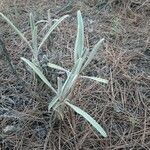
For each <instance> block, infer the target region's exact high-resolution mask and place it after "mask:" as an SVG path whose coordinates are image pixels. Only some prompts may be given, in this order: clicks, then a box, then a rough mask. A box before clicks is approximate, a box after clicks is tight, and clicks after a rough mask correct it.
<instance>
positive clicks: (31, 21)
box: [30, 13, 35, 33]
mask: <svg viewBox="0 0 150 150" xmlns="http://www.w3.org/2000/svg"><path fill="white" fill-rule="evenodd" d="M30 27H31V32H32V33H33V30H34V27H35V22H34V17H33V14H32V13H30Z"/></svg>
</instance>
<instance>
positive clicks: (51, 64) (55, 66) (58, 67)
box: [47, 63, 69, 73]
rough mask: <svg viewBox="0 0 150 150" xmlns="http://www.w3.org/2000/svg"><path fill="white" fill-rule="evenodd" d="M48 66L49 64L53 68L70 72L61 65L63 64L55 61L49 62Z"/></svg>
mask: <svg viewBox="0 0 150 150" xmlns="http://www.w3.org/2000/svg"><path fill="white" fill-rule="evenodd" d="M47 66H49V67H51V68H53V69H57V70H61V71H64V72H66V73H69V71H68V70H66V69H64V68H63V67H61V66H58V65H56V64H53V63H48V64H47Z"/></svg>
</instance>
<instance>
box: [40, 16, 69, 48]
mask: <svg viewBox="0 0 150 150" xmlns="http://www.w3.org/2000/svg"><path fill="white" fill-rule="evenodd" d="M68 16H69V15H65V16H63V17H61V18H60V19H58V20H57V21H56V22H55V23H54V24H53V25H52V26H51V28H50V29H49V31H48V32H47V33H46V35H45V36H44V38H43V40H42V42H41V44H40V46H39V48H38V49H40V48H41V46H42V45H43V44H44V42H45V41H46V40H47V38H48V37H49V35H50V34H51V32H52V31H53V30H54V29H55V28H56V27H57V26H58V25H59V24H60V23H61V22H62V21H63V20H64V19H65V18H67V17H68Z"/></svg>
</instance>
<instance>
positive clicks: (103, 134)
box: [65, 101, 107, 137]
mask: <svg viewBox="0 0 150 150" xmlns="http://www.w3.org/2000/svg"><path fill="white" fill-rule="evenodd" d="M65 103H66V104H67V105H68V106H70V107H71V108H72V109H73V110H74V111H75V112H77V113H78V114H80V115H81V116H82V117H84V118H85V119H86V120H87V121H88V122H89V123H90V124H91V125H92V126H93V127H94V128H95V129H96V130H97V131H98V132H99V133H100V134H101V135H102V136H103V137H107V134H106V132H105V131H104V129H103V128H102V127H101V126H100V125H99V124H98V123H97V122H96V121H95V120H94V119H93V118H92V117H91V116H90V115H89V114H87V113H86V112H85V111H83V110H82V109H80V108H79V107H77V106H75V105H73V104H70V103H69V102H67V101H66V102H65Z"/></svg>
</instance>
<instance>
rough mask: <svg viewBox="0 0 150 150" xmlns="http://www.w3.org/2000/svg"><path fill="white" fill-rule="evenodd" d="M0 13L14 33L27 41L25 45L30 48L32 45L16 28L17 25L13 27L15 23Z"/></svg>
mask: <svg viewBox="0 0 150 150" xmlns="http://www.w3.org/2000/svg"><path fill="white" fill-rule="evenodd" d="M0 15H1V16H2V18H3V19H4V20H5V21H6V22H7V23H8V24H9V25H10V26H11V27H12V28H13V29H14V30H15V31H16V33H17V34H18V35H19V36H20V37H21V38H22V40H24V41H25V42H26V43H27V45H28V46H29V47H30V49H31V50H32V46H31V45H30V43H29V42H28V40H27V39H26V38H25V37H24V35H23V34H22V33H21V32H20V31H19V30H18V29H17V27H15V25H14V24H13V23H12V22H11V21H10V20H9V19H8V18H7V17H6V16H5V15H3V14H2V13H1V12H0Z"/></svg>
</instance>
